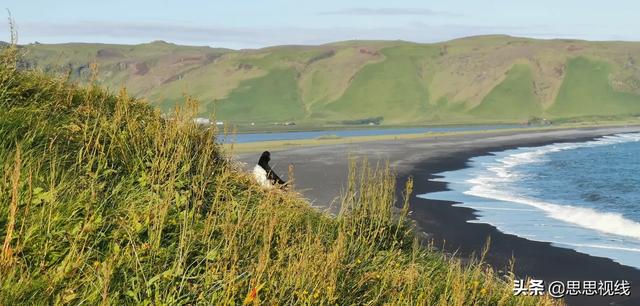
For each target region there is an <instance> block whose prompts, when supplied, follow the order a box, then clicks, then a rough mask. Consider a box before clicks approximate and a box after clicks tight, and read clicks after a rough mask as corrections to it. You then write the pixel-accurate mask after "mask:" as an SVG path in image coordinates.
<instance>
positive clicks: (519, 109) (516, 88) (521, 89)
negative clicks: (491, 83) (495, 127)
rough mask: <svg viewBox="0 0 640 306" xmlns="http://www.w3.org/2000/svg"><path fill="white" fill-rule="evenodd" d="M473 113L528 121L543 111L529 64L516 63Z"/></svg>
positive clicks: (483, 116)
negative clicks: (535, 90)
mask: <svg viewBox="0 0 640 306" xmlns="http://www.w3.org/2000/svg"><path fill="white" fill-rule="evenodd" d="M471 113H472V114H474V115H476V116H479V117H482V118H489V119H502V120H509V119H511V120H521V121H526V120H527V119H530V118H532V117H535V116H539V115H540V114H541V113H542V106H541V105H540V103H538V101H536V97H535V94H534V88H533V75H532V73H531V69H530V68H529V66H527V65H524V64H520V65H515V66H514V67H513V68H511V70H509V72H508V73H507V75H506V78H505V80H504V81H502V83H500V84H499V85H498V86H496V87H495V88H493V90H491V92H489V94H488V95H487V96H486V97H485V98H484V99H483V100H482V103H480V105H478V106H477V107H475V108H474V109H473V110H472V111H471Z"/></svg>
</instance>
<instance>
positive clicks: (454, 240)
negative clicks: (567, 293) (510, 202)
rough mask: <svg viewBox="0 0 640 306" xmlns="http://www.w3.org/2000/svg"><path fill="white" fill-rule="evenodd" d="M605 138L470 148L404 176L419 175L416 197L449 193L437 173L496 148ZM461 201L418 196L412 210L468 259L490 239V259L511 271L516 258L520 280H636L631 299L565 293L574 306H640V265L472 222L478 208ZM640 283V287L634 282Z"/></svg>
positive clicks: (430, 232) (438, 241)
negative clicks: (511, 264)
mask: <svg viewBox="0 0 640 306" xmlns="http://www.w3.org/2000/svg"><path fill="white" fill-rule="evenodd" d="M598 137H600V136H595V137H585V138H577V139H568V140H561V141H542V142H537V141H536V142H529V143H521V144H517V145H516V144H512V145H503V146H496V147H485V148H478V149H474V150H469V151H464V152H462V154H458V155H456V156H450V157H441V158H434V159H430V160H428V161H423V162H421V163H419V164H417V165H415V169H414V170H412V171H409V172H408V173H404V174H400V175H399V177H400V184H399V187H398V188H399V190H398V192H399V191H400V189H401V186H403V184H404V182H405V181H406V178H407V177H408V176H413V178H414V195H419V194H420V195H421V194H428V193H433V192H439V191H448V190H450V189H449V188H448V183H447V182H437V181H431V179H433V178H437V177H441V176H439V175H437V173H440V172H444V171H454V170H461V169H465V168H468V167H469V166H468V164H467V163H468V161H469V159H470V158H472V157H477V156H488V155H491V152H501V151H505V150H509V149H515V148H518V147H529V146H530V147H534V146H535V147H537V146H543V145H548V144H553V143H561V142H584V141H589V140H593V139H595V138H598ZM458 203H459V202H453V201H442V200H432V199H424V198H419V197H415V196H414V197H412V201H411V205H410V206H411V207H410V209H411V210H412V211H413V215H412V219H413V220H414V221H415V223H416V226H417V227H418V229H419V230H420V231H421V232H424V233H425V234H426V235H427V237H428V238H427V239H428V240H430V241H432V242H433V243H434V245H435V246H438V247H439V248H440V249H442V250H444V251H446V252H449V253H455V254H456V255H457V256H460V257H462V258H469V257H470V256H476V255H477V254H480V253H481V252H482V249H483V248H484V246H485V244H486V241H487V240H486V239H487V238H486V237H490V248H489V251H488V252H487V254H486V257H485V262H486V263H488V264H489V265H491V266H492V267H493V268H494V269H496V270H502V271H506V270H508V269H509V265H510V261H511V260H512V258H513V259H515V262H514V271H513V272H514V273H515V274H516V275H517V276H518V277H519V278H526V277H531V278H535V279H543V280H545V283H547V284H548V283H550V282H551V281H555V280H560V281H564V282H566V281H569V280H579V281H583V280H596V281H597V280H628V281H630V282H631V283H632V291H631V293H632V295H631V297H628V298H627V297H611V298H610V297H599V296H594V297H585V296H577V297H565V300H566V301H567V303H568V304H569V305H604V304H610V303H612V302H613V303H614V304H613V305H639V304H640V294H638V292H635V291H634V289H636V290H638V289H637V288H639V287H638V286H637V284H640V269H636V268H633V267H629V266H625V265H622V264H619V263H617V262H614V261H613V260H612V259H609V258H605V257H596V256H592V255H588V254H584V253H580V252H578V251H575V250H573V249H569V248H563V247H559V246H554V245H552V244H551V243H550V242H541V241H533V240H528V239H526V238H522V237H519V236H516V235H513V234H507V233H503V232H501V231H499V230H498V229H497V228H496V227H495V226H493V225H490V224H487V223H472V222H471V223H470V222H469V221H472V220H477V217H476V213H477V210H475V209H473V208H468V207H460V206H453V205H455V204H458ZM634 285H636V286H634Z"/></svg>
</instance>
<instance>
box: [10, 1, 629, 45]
mask: <svg viewBox="0 0 640 306" xmlns="http://www.w3.org/2000/svg"><path fill="white" fill-rule="evenodd" d="M307 2H308V3H307ZM2 7H5V8H7V9H9V10H11V12H12V14H13V18H14V19H15V21H16V23H17V26H18V35H19V42H20V43H23V44H25V43H31V42H34V41H39V42H43V43H59V42H104V43H126V44H131V43H143V42H149V41H152V40H158V39H161V40H166V41H170V42H174V43H179V44H188V45H209V46H215V47H228V48H236V49H237V48H259V47H265V46H272V45H281V44H320V43H326V42H333V41H340V40H348V39H385V40H396V39H402V40H409V41H416V42H435V41H443V40H448V39H453V38H458V37H464V36H471V35H481V34H509V35H514V36H526V37H535V38H580V39H588V40H640V31H638V29H640V18H638V17H637V14H638V12H640V1H633V0H629V1H626V0H622V1H620V0H619V1H615V0H610V1H593V0H582V1H579V0H553V1H551V0H536V1H521V0H494V1H492V0H484V1H480V0H479V1H471V0H466V1H463V0H451V1H410V0H406V1H402V0H396V1H388V0H387V1H376V0H368V1H336V0H323V1H299V0H298V1H293V0H286V1H285V0H278V1H242V0H236V1H227V0H218V1H186V0H183V1H161V0H156V1H150V0H129V1H120V0H112V1H90V0H84V1H79V0H69V1H50V0H49V1H44V0H42V1H34V0H4V1H3V4H2ZM5 15H6V13H5ZM8 37H9V34H8V26H6V25H5V26H2V27H0V40H5V41H6V40H8Z"/></svg>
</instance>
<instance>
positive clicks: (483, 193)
mask: <svg viewBox="0 0 640 306" xmlns="http://www.w3.org/2000/svg"><path fill="white" fill-rule="evenodd" d="M465 193H466V194H470V195H474V196H478V197H483V198H491V199H496V200H500V201H507V202H515V203H520V204H525V205H529V206H533V207H536V208H538V209H540V210H543V211H545V212H546V213H547V215H548V216H549V217H551V218H554V219H556V220H561V221H565V222H568V223H571V224H575V225H578V226H581V227H584V228H589V229H593V230H597V231H601V232H603V233H608V234H614V235H620V236H625V237H632V238H635V239H640V223H638V222H634V221H632V220H629V219H626V218H624V217H623V216H622V215H620V214H617V213H609V212H600V211H597V210H594V209H590V208H584V207H576V206H570V205H559V204H554V203H548V202H544V201H539V200H534V199H529V198H525V197H519V196H514V195H510V194H508V193H506V192H500V191H496V190H493V189H491V188H486V187H483V186H480V185H476V186H473V187H472V188H471V190H469V191H466V192H465Z"/></svg>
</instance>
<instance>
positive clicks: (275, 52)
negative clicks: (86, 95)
mask: <svg viewBox="0 0 640 306" xmlns="http://www.w3.org/2000/svg"><path fill="white" fill-rule="evenodd" d="M22 51H23V53H24V56H23V62H22V67H25V68H35V69H41V70H43V71H46V72H52V73H69V74H70V77H71V78H72V79H74V80H80V81H82V82H88V81H89V80H91V78H92V75H94V77H95V79H97V80H98V81H99V82H100V83H101V84H103V85H105V86H107V87H109V88H111V90H113V91H114V92H115V91H117V90H118V89H119V88H120V87H121V86H126V87H127V89H128V91H129V92H131V93H132V94H133V95H135V96H138V97H146V98H147V99H148V101H149V102H150V103H151V104H153V105H157V106H158V107H159V108H160V109H161V110H163V111H164V112H168V111H169V110H170V109H171V108H172V107H173V106H176V105H178V104H180V103H182V101H183V96H184V95H185V94H188V95H190V96H193V97H195V98H197V99H198V100H200V101H201V102H202V106H201V108H200V116H210V115H211V114H212V113H213V112H216V113H217V118H218V120H222V121H231V122H236V123H247V122H261V123H265V124H269V123H274V122H283V121H296V122H307V123H313V124H327V123H332V122H333V123H335V122H342V121H349V120H350V121H357V120H360V119H365V118H374V117H383V121H382V123H383V124H431V123H465V122H466V123H471V122H497V121H500V122H507V121H508V122H522V121H526V120H528V119H531V118H533V117H548V118H572V117H583V116H607V115H636V114H639V113H640V64H639V63H638V60H639V59H638V57H640V43H636V42H589V41H579V40H535V39H527V38H516V37H509V36H500V35H495V36H480V37H470V38H463V39H457V40H452V41H447V42H442V43H435V44H417V43H410V42H398V41H348V42H340V43H334V44H326V45H319V46H278V47H271V48H264V49H257V50H228V49H214V48H209V47H189V46H178V45H174V44H170V43H166V42H153V43H149V44H141V45H131V46H127V45H104V44H60V45H43V44H31V45H26V46H23V47H22ZM92 63H95V64H97V67H98V68H97V72H95V73H92V69H91V67H92Z"/></svg>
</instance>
